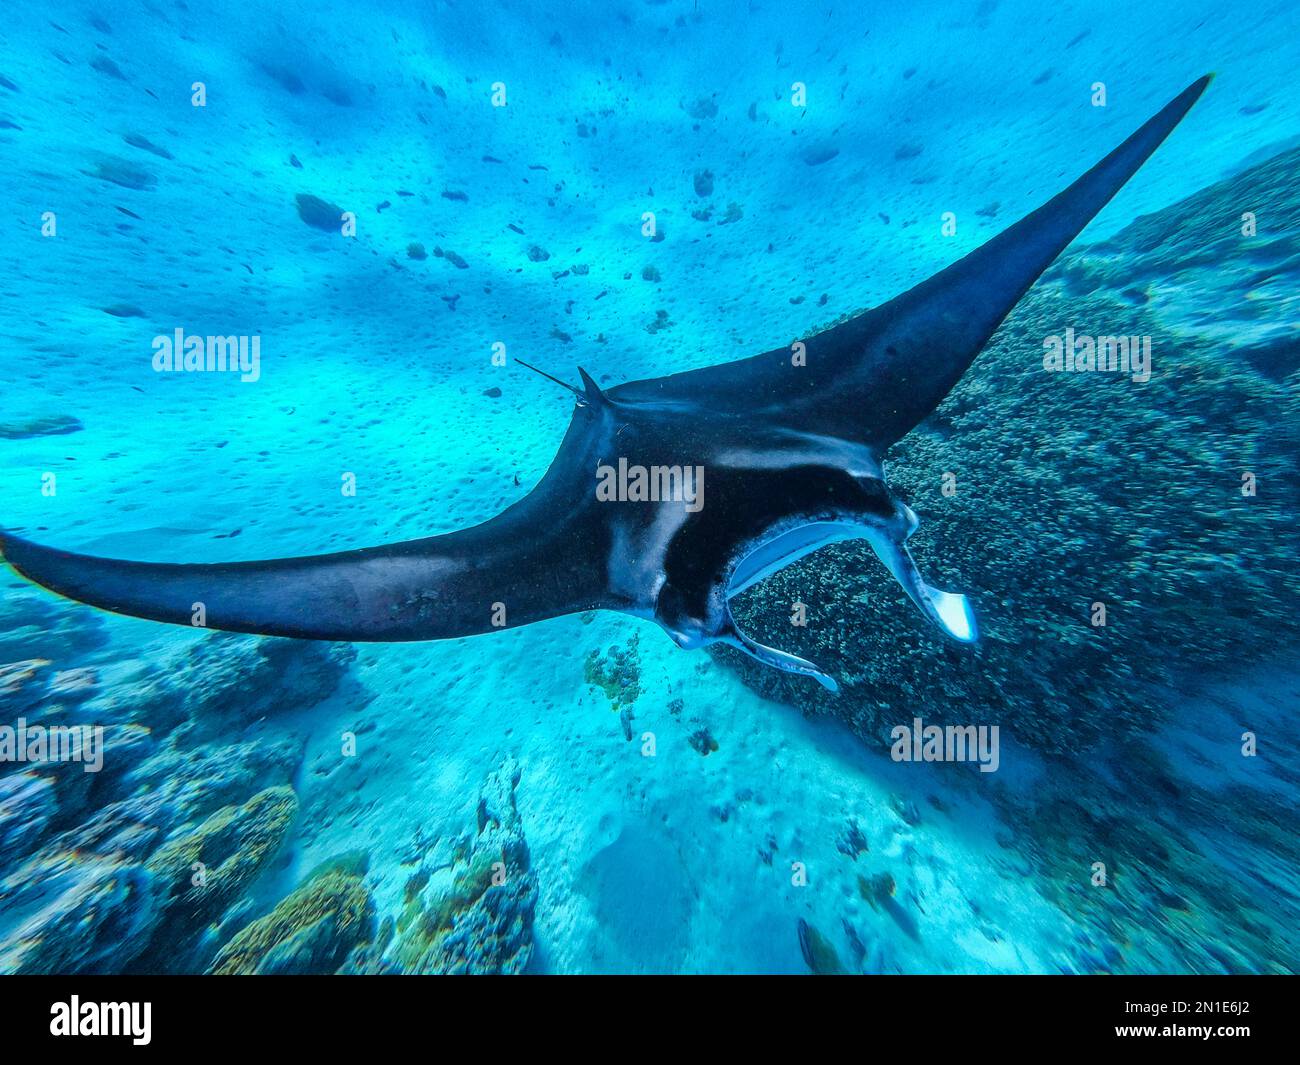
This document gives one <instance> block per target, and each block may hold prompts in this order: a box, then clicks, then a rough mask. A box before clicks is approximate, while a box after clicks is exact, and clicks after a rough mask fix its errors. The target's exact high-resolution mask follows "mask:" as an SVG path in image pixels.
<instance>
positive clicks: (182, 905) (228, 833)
mask: <svg viewBox="0 0 1300 1065" xmlns="http://www.w3.org/2000/svg"><path fill="white" fill-rule="evenodd" d="M297 812H298V800H297V797H296V796H295V795H294V793H293V789H291V788H289V787H276V788H267V789H266V790H265V791H262V792H259V793H258V794H256V795H254V796H253V797H252V798H251V799H249V800H248V802H246V803H244V804H242V805H240V806H226V807H223V808H222V809H220V810H218V811H217V812H216V813H214V814H212V815H211V816H210V817H208V818H207V819H206V820H204V821H203V822H202V823H201V824H198V825H192V826H188V827H186V828H183V829H181V830H179V831H177V832H176V833H174V834H173V835H172V837H171V838H170V839H169V840H168V841H167V842H166V843H165V844H164V845H163V846H162V847H160V848H159V849H158V850H157V851H156V852H155V853H154V854H153V855H152V856H151V857H150V858H149V860H148V863H147V869H148V871H149V873H150V874H151V875H152V877H153V883H154V887H155V894H156V901H157V906H158V909H159V914H160V919H159V924H158V929H157V932H156V934H155V936H154V945H155V946H154V949H153V951H152V952H151V960H152V961H153V962H154V963H155V964H157V965H158V967H159V968H160V969H162V970H163V971H169V972H170V971H184V970H186V969H188V968H190V967H192V965H193V959H192V957H191V956H190V952H189V950H188V949H186V948H188V947H191V946H192V945H194V940H195V939H196V937H198V936H200V935H201V934H202V933H203V932H204V931H205V930H206V929H208V928H209V927H210V926H212V925H213V924H215V923H216V922H217V921H218V920H219V919H220V918H221V916H222V915H223V914H224V913H225V912H226V910H227V909H228V908H229V907H230V906H231V905H232V904H233V903H234V902H235V901H236V900H237V899H238V898H239V896H240V895H241V894H243V892H244V891H245V890H246V889H247V888H248V886H249V885H250V884H251V883H252V882H253V881H254V880H255V879H256V878H257V875H258V874H259V873H260V872H261V871H262V870H263V869H264V868H265V866H266V864H267V862H268V861H269V860H270V859H271V858H272V857H273V856H274V855H275V854H276V852H277V851H278V850H279V849H280V846H281V844H282V843H283V842H284V838H285V835H286V833H287V832H288V831H289V826H290V825H291V824H292V823H293V820H294V817H295V815H296V814H297Z"/></svg>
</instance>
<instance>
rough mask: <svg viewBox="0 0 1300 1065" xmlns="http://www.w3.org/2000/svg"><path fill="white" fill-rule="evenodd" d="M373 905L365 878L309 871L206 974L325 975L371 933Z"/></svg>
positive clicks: (332, 870)
mask: <svg viewBox="0 0 1300 1065" xmlns="http://www.w3.org/2000/svg"><path fill="white" fill-rule="evenodd" d="M374 919H375V907H374V903H373V901H372V900H371V898H370V892H369V891H368V890H367V888H366V885H365V881H364V880H363V879H362V878H361V876H358V875H356V874H354V873H352V872H348V871H342V870H340V869H335V868H329V869H326V870H324V871H321V872H318V873H315V874H312V875H310V876H308V877H307V879H306V880H305V881H304V882H303V883H302V884H301V885H300V886H299V887H298V888H297V889H296V890H295V891H294V892H293V893H292V894H290V895H288V896H287V897H286V898H284V899H281V900H280V902H279V904H278V905H277V906H276V907H275V909H274V910H272V911H271V912H270V913H269V914H267V915H266V916H265V917H259V918H258V919H257V920H256V921H254V922H252V924H249V925H247V926H246V927H245V928H244V929H243V930H242V931H240V932H239V933H238V934H237V935H236V936H235V938H234V939H232V940H231V941H230V942H229V943H227V944H226V945H225V946H224V947H222V948H221V950H220V952H218V954H217V956H216V959H215V960H214V961H213V962H212V965H211V966H210V967H209V969H208V972H209V973H213V974H216V975H218V976H233V975H252V974H260V975H265V974H269V973H279V974H290V973H291V974H299V975H320V976H327V975H330V974H332V973H334V972H336V971H337V970H338V968H339V966H340V965H341V964H342V963H343V962H344V960H345V959H346V958H347V956H348V954H349V953H351V951H352V950H353V948H355V947H358V946H361V945H362V944H364V943H367V942H369V941H370V939H371V937H372V936H373V934H374Z"/></svg>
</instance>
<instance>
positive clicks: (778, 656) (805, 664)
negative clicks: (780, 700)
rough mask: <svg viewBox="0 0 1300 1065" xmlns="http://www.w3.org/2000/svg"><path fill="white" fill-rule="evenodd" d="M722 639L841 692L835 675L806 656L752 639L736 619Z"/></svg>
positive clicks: (761, 659)
mask: <svg viewBox="0 0 1300 1065" xmlns="http://www.w3.org/2000/svg"><path fill="white" fill-rule="evenodd" d="M722 640H723V642H725V643H729V644H730V645H731V646H732V647H736V648H739V649H740V650H742V651H744V652H745V654H747V655H749V657H750V658H753V659H755V660H756V661H758V662H762V663H763V665H765V666H772V667H774V668H776V669H779V670H781V671H782V672H784V673H798V674H799V675H800V676H803V677H812V679H813V680H815V681H816V682H817V683H818V684H820V685H821V686H822V687H823V688H825V689H826V690H827V691H828V692H830V693H831V694H833V695H838V694H839V690H840V686H839V684H838V683H836V681H835V678H834V677H832V676H830V675H829V674H826V673H823V672H822V671H821V670H820V669H818V668H817V667H816V666H815V665H813V664H812V663H811V662H809V661H808V660H807V659H806V658H800V657H799V656H798V655H792V654H788V653H787V652H785V651H778V650H777V649H776V648H775V647H765V646H764V645H763V644H761V643H759V642H758V641H756V640H752V639H750V638H749V637H748V636H746V635H745V634H744V633H743V632H741V631H740V629H739V628H738V627H737V626H736V623H735V621H734V620H732V621H731V623H730V625H729V626H728V631H727V632H725V633H724V634H723V636H722Z"/></svg>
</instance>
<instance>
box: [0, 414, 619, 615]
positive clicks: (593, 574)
mask: <svg viewBox="0 0 1300 1065" xmlns="http://www.w3.org/2000/svg"><path fill="white" fill-rule="evenodd" d="M600 429H601V425H600V423H599V422H598V421H597V420H596V419H593V418H592V417H590V415H589V412H588V411H587V409H586V408H584V407H578V408H577V409H576V410H575V411H574V417H573V420H572V422H571V423H570V425H569V431H568V433H567V434H566V435H565V438H564V441H563V443H562V444H561V445H560V450H559V453H558V454H557V456H556V459H555V462H554V463H553V464H552V466H551V469H550V470H549V471H548V472H547V474H546V476H545V477H543V478H542V480H541V481H540V482H539V483H538V485H537V487H536V488H534V489H533V490H532V491H531V492H530V493H529V494H528V495H526V496H525V497H524V498H523V499H521V500H519V502H517V503H515V504H514V505H513V506H511V507H509V508H507V509H506V510H504V511H502V512H501V513H500V514H498V515H497V516H496V517H494V518H492V519H491V520H489V521H486V522H484V523H483V524H481V525H476V526H474V527H472V528H467V529H462V530H459V531H457V532H452V533H447V534H445V535H441V536H429V537H425V538H424V539H419V540H408V541H405V542H403V543H396V544H386V545H384V546H382V547H372V548H366V549H363V550H356V551H340V552H337V553H334V554H326V555H308V556H303V557H299V558H279V559H268V560H265V561H257V562H234V563H218V564H203V563H167V562H134V561H127V560H124V559H115V558H99V557H95V556H91V555H81V554H75V553H73V552H70V551H60V550H57V549H55V548H52V547H45V546H42V545H40V544H36V543H32V542H30V541H28V540H26V539H23V538H20V537H18V536H15V535H13V534H12V533H7V532H0V557H3V559H4V560H5V561H6V562H8V563H9V565H10V566H12V567H13V568H14V569H15V570H16V571H17V572H18V573H20V574H22V575H23V576H24V577H26V578H28V579H29V580H31V581H34V582H36V583H37V584H40V585H43V586H44V587H46V588H48V589H50V590H51V591H54V592H57V593H59V594H60V595H63V596H67V597H68V598H70V599H76V600H79V601H80V602H83V603H89V604H91V605H92V606H97V607H101V608H102V609H104V610H110V611H112V612H114V613H117V614H128V615H131V616H134V617H142V618H150V619H152V620H155V621H168V622H172V623H174V624H178V625H195V626H202V627H206V628H212V629H224V630H226V631H229V632H248V633H257V634H261V635H265V636H293V637H299V638H304V639H314V640H357V641H403V640H436V639H445V638H450V637H456V636H471V635H474V634H477V633H483V632H491V631H494V630H496V629H501V628H513V627H515V626H518V625H526V624H529V623H531V622H534V621H541V620H543V619H545V618H551V617H557V616H559V615H562V614H570V613H576V612H578V611H583V610H593V609H599V608H618V607H620V606H623V605H624V601H623V600H622V599H621V598H620V597H619V596H618V595H617V594H615V593H612V592H611V591H610V590H609V589H608V587H607V582H606V573H605V558H606V556H607V555H608V551H609V545H608V533H607V530H606V528H605V526H604V525H603V524H602V522H601V520H600V519H601V517H602V515H600V514H599V513H598V512H597V507H598V504H597V502H596V500H595V498H594V496H593V494H592V492H591V491H590V488H589V483H590V480H591V475H590V470H593V469H594V468H595V464H596V451H597V450H599V449H600V447H601V442H600V439H599V432H600Z"/></svg>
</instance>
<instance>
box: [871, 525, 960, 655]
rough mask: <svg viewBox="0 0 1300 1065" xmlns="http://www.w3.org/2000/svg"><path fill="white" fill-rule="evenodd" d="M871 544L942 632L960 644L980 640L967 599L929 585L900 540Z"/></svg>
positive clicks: (878, 538)
mask: <svg viewBox="0 0 1300 1065" xmlns="http://www.w3.org/2000/svg"><path fill="white" fill-rule="evenodd" d="M869 540H870V543H871V546H872V548H873V550H875V552H876V555H877V556H878V557H879V558H880V561H881V562H883V563H884V564H885V566H886V567H887V568H888V569H889V572H890V573H892V574H893V575H894V579H895V580H896V581H898V583H899V584H901V585H902V586H903V591H905V592H906V593H907V594H908V596H909V597H910V598H911V600H912V602H914V603H915V604H916V605H917V606H918V607H920V608H921V613H923V614H924V615H925V616H926V617H927V618H929V619H930V620H931V621H932V622H934V624H935V625H937V626H938V627H939V629H940V630H941V631H942V632H944V633H945V634H946V635H948V636H951V637H952V638H953V639H954V640H958V641H960V642H961V643H974V642H975V641H976V640H978V639H979V626H978V625H977V624H976V622H975V613H974V611H973V610H971V607H970V601H969V600H968V599H967V598H966V596H964V595H962V594H960V593H958V592H944V591H940V590H939V589H938V588H932V587H930V585H928V584H926V583H925V581H924V580H922V579H921V573H920V571H919V570H918V569H917V568H916V562H915V561H913V559H912V553H911V552H910V551H908V549H907V544H905V543H903V542H902V541H901V540H894V539H890V538H887V537H883V536H872V537H869Z"/></svg>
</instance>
